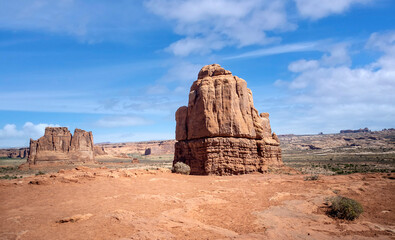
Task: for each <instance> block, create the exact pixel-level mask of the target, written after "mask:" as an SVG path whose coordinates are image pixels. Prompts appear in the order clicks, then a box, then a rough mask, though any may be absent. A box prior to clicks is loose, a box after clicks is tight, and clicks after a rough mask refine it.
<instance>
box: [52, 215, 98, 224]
mask: <svg viewBox="0 0 395 240" xmlns="http://www.w3.org/2000/svg"><path fill="white" fill-rule="evenodd" d="M92 216H93V214H90V213H88V214H77V215H73V216H71V217H66V218H63V219H60V220H58V221H56V222H57V223H68V222H71V223H74V222H78V221H83V220H88V219H89V218H91V217H92Z"/></svg>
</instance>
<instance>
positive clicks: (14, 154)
mask: <svg viewBox="0 0 395 240" xmlns="http://www.w3.org/2000/svg"><path fill="white" fill-rule="evenodd" d="M28 151H29V150H28V149H27V148H9V149H0V157H1V158H26V157H27V155H28Z"/></svg>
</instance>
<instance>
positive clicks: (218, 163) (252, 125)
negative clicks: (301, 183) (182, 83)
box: [173, 64, 283, 175]
mask: <svg viewBox="0 0 395 240" xmlns="http://www.w3.org/2000/svg"><path fill="white" fill-rule="evenodd" d="M175 118H176V122H177V124H176V140H177V142H176V143H175V156H174V162H173V164H175V163H177V162H184V163H186V164H188V165H189V166H190V167H191V174H198V175H208V174H217V175H229V174H244V173H251V172H265V171H267V169H268V167H269V166H282V165H283V162H282V159H281V149H280V142H279V139H278V137H277V136H276V134H275V133H272V130H271V127H270V121H269V114H268V113H261V114H259V113H258V111H257V110H256V109H255V107H254V103H253V98H252V92H251V90H250V89H248V88H247V82H246V81H245V80H243V79H241V78H239V77H237V76H233V75H232V73H231V72H230V71H228V70H225V69H224V68H222V67H221V66H220V65H218V64H212V65H207V66H204V67H203V68H202V69H201V70H200V72H199V74H198V79H197V80H196V81H195V82H194V83H193V84H192V86H191V89H190V92H189V102H188V106H182V107H180V108H179V109H178V110H177V112H176V116H175Z"/></svg>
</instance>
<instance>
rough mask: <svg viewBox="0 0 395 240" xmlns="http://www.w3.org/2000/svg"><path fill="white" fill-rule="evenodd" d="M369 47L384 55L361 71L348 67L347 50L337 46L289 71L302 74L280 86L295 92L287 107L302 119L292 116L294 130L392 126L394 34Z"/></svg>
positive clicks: (377, 37) (375, 37) (375, 39)
mask: <svg viewBox="0 0 395 240" xmlns="http://www.w3.org/2000/svg"><path fill="white" fill-rule="evenodd" d="M367 47H368V48H376V49H378V50H380V51H382V52H383V55H382V56H381V57H380V58H379V59H377V61H374V62H373V63H371V64H368V65H366V66H363V67H350V64H351V63H350V61H351V60H350V58H349V56H348V54H347V51H346V50H345V49H346V48H344V46H343V47H339V46H337V47H334V48H333V49H332V51H331V53H330V54H329V55H328V54H324V55H323V57H322V58H321V59H318V60H305V59H302V60H298V61H296V62H292V63H291V64H290V65H289V70H290V71H293V72H297V73H298V75H297V76H296V77H295V78H294V79H293V80H292V81H291V82H286V81H282V80H279V81H277V82H276V86H279V87H281V86H286V87H287V88H288V90H290V93H291V96H289V103H290V104H292V105H293V106H294V107H296V108H300V109H299V110H298V111H300V114H297V115H295V114H293V118H292V121H291V122H293V123H292V124H295V129H304V130H305V131H306V132H311V131H308V128H309V127H313V125H314V123H316V125H317V126H323V127H324V128H325V126H326V127H328V126H332V127H335V126H336V127H337V128H341V126H344V127H356V128H359V127H364V126H368V125H369V124H370V125H371V126H373V125H377V126H381V127H393V126H392V125H393V122H395V105H394V102H395V94H394V92H395V32H392V33H386V34H378V33H376V34H372V35H371V37H370V39H369V40H368V43H367ZM339 49H340V50H339ZM372 66H374V67H372ZM286 83H287V84H286ZM292 112H293V113H295V111H292ZM303 124H304V126H302V125H303ZM306 124H307V125H306ZM296 125H297V127H296ZM322 130H325V129H322Z"/></svg>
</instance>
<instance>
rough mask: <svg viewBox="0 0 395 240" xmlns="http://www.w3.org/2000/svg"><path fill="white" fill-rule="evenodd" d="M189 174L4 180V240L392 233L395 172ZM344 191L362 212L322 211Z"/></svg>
mask: <svg viewBox="0 0 395 240" xmlns="http://www.w3.org/2000/svg"><path fill="white" fill-rule="evenodd" d="M304 177H305V176H303V175H275V174H266V175H264V174H249V175H241V176H226V177H219V176H185V175H178V174H172V173H170V172H168V170H158V171H152V170H151V171H145V170H122V169H119V170H109V169H90V168H86V167H80V168H78V170H77V169H74V170H63V171H62V170H61V171H60V172H59V173H56V174H52V175H50V174H46V175H43V176H32V177H27V178H23V179H17V180H1V181H0V186H1V188H0V238H1V239H371V238H374V239H395V226H394V225H395V214H394V212H395V204H394V202H395V182H394V181H395V180H394V177H395V174H392V175H390V176H389V175H388V174H353V175H347V176H320V179H319V180H317V181H304ZM334 192H336V193H338V194H340V195H342V196H345V197H350V198H353V199H355V200H357V201H359V202H361V204H362V205H363V207H364V210H365V212H364V213H363V214H362V215H361V217H360V218H358V219H357V220H355V221H353V222H349V221H342V220H336V219H332V218H330V217H328V216H327V215H325V205H324V202H325V199H326V198H327V197H331V196H335V195H336V194H335V193H334Z"/></svg>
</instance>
